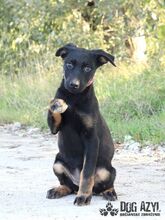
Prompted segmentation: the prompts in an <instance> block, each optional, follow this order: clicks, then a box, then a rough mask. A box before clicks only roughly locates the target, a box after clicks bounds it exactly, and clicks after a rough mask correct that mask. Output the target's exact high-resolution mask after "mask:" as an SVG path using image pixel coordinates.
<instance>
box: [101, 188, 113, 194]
mask: <svg viewBox="0 0 165 220" xmlns="http://www.w3.org/2000/svg"><path fill="white" fill-rule="evenodd" d="M113 191H114V188H113V187H111V188H109V189H106V190H105V191H104V192H103V193H106V192H113Z"/></svg>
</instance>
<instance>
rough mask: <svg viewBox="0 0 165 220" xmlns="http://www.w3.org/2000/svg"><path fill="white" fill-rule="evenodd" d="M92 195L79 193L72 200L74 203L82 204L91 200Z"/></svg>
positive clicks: (86, 203)
mask: <svg viewBox="0 0 165 220" xmlns="http://www.w3.org/2000/svg"><path fill="white" fill-rule="evenodd" d="M91 198H92V195H79V196H77V197H76V198H75V200H74V205H78V206H83V205H88V204H90V202H91Z"/></svg>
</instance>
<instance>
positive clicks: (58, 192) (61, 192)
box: [46, 186, 71, 199]
mask: <svg viewBox="0 0 165 220" xmlns="http://www.w3.org/2000/svg"><path fill="white" fill-rule="evenodd" d="M70 193H71V190H70V189H69V188H68V187H67V186H59V187H55V188H52V189H50V190H48V191H47V195H46V198H47V199H58V198H61V197H63V196H66V195H68V194H70Z"/></svg>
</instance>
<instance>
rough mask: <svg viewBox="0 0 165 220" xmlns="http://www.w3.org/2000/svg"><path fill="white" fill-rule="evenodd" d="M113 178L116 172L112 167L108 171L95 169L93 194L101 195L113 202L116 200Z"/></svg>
mask: <svg viewBox="0 0 165 220" xmlns="http://www.w3.org/2000/svg"><path fill="white" fill-rule="evenodd" d="M115 177H116V170H115V168H114V167H110V168H109V169H105V168H99V169H97V170H96V175H95V185H94V188H93V192H94V193H96V194H101V195H103V197H104V198H105V199H107V200H110V201H115V200H116V199H117V194H116V192H115V189H114V181H115Z"/></svg>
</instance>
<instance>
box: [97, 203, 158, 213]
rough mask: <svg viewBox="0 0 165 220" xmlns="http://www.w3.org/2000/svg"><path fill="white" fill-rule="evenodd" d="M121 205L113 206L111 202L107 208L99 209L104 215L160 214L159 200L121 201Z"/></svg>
mask: <svg viewBox="0 0 165 220" xmlns="http://www.w3.org/2000/svg"><path fill="white" fill-rule="evenodd" d="M119 205H120V207H119V208H116V207H113V204H112V203H111V202H108V203H107V204H106V207H105V208H102V209H99V211H100V214H101V215H102V216H108V215H111V216H116V215H118V214H119V215H120V216H160V212H161V210H160V208H159V202H146V201H141V202H138V203H137V202H125V201H121V202H120V204H119Z"/></svg>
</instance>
